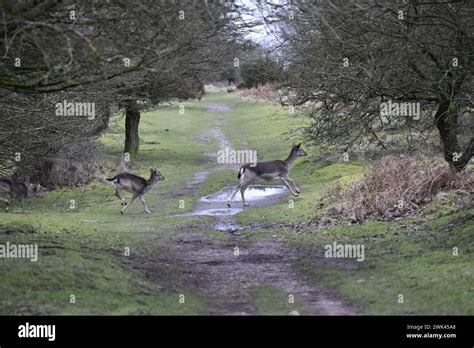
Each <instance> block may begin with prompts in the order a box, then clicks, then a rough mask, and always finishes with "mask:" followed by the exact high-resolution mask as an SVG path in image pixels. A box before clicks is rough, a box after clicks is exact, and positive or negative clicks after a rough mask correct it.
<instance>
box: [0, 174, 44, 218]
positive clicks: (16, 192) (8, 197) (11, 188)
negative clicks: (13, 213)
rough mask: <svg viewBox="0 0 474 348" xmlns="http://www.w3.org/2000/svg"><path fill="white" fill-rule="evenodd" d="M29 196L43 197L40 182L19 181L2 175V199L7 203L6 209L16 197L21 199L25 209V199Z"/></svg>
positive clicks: (0, 185)
mask: <svg viewBox="0 0 474 348" xmlns="http://www.w3.org/2000/svg"><path fill="white" fill-rule="evenodd" d="M29 197H43V189H42V187H41V186H40V185H39V184H38V185H35V184H29V183H21V182H17V181H14V180H11V179H8V178H5V177H0V201H3V202H5V203H6V204H7V207H6V208H5V211H6V212H8V209H9V208H10V204H11V202H12V201H13V200H14V199H16V200H18V201H20V204H21V208H22V209H23V210H25V209H24V207H23V203H24V200H25V199H27V198H29Z"/></svg>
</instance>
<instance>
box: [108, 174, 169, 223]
mask: <svg viewBox="0 0 474 348" xmlns="http://www.w3.org/2000/svg"><path fill="white" fill-rule="evenodd" d="M106 180H107V181H110V182H112V183H114V184H115V195H116V196H117V197H118V198H119V199H120V201H121V202H122V210H120V213H121V214H123V213H125V209H127V208H128V207H129V206H131V205H132V203H133V202H134V201H135V200H136V199H137V198H139V199H140V202H142V204H143V207H144V208H145V212H146V213H147V214H150V213H151V212H150V211H149V210H148V207H147V206H146V202H145V197H144V196H145V193H147V192H148V191H149V190H150V189H151V188H152V187H153V186H154V185H155V184H156V183H157V182H158V181H160V180H165V177H164V176H163V175H161V173H160V172H159V171H158V170H157V169H153V168H150V179H148V180H146V179H144V178H142V177H141V176H137V175H134V174H130V173H120V174H117V175H115V176H114V177H112V178H106ZM122 190H125V191H127V192H130V193H131V194H132V199H131V200H130V203H127V201H126V200H125V198H123V197H122V195H121V194H120V191H122Z"/></svg>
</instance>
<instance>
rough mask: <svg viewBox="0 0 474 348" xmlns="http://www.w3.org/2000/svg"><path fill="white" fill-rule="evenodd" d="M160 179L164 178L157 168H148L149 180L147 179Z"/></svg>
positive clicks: (154, 180)
mask: <svg viewBox="0 0 474 348" xmlns="http://www.w3.org/2000/svg"><path fill="white" fill-rule="evenodd" d="M160 180H165V177H164V176H163V175H161V173H160V171H159V170H158V169H153V168H150V180H149V181H153V182H157V181H160Z"/></svg>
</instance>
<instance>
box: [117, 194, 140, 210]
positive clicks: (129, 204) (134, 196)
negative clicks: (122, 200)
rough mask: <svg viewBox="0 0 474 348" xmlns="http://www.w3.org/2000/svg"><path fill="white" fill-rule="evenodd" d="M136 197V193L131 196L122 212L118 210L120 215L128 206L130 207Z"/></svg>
mask: <svg viewBox="0 0 474 348" xmlns="http://www.w3.org/2000/svg"><path fill="white" fill-rule="evenodd" d="M138 196H139V194H136V193H135V194H133V196H132V199H131V200H130V203H128V204H127V205H125V206H124V207H123V208H122V210H120V214H123V213H125V209H127V208H128V207H129V206H131V205H132V203H133V202H134V201H135V199H137V197H138Z"/></svg>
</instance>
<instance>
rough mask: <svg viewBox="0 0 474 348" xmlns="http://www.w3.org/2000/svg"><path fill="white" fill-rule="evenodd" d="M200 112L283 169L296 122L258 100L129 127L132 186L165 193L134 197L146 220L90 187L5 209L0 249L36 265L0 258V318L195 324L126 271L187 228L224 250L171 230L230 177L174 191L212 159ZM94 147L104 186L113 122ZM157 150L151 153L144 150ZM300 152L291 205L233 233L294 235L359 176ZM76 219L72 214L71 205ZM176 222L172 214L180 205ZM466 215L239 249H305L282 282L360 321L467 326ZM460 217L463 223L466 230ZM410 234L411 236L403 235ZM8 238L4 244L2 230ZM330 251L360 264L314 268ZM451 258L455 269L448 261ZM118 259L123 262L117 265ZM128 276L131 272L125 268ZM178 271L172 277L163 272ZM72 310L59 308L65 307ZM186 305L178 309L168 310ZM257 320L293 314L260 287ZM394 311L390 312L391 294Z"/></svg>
mask: <svg viewBox="0 0 474 348" xmlns="http://www.w3.org/2000/svg"><path fill="white" fill-rule="evenodd" d="M207 103H226V104H228V105H230V106H232V111H231V112H229V113H226V117H225V120H224V123H223V126H222V129H223V131H224V133H225V134H226V135H227V137H228V138H229V139H230V141H231V143H232V145H233V146H234V147H235V148H236V149H255V150H257V151H258V156H259V160H263V161H265V160H272V159H276V158H280V159H283V158H285V157H286V156H287V155H288V152H289V150H290V147H291V145H292V144H293V143H299V142H300V141H301V135H300V134H299V131H298V128H299V127H300V126H301V125H302V124H303V123H304V122H306V121H305V120H304V119H303V118H302V117H301V116H298V115H294V114H289V113H288V112H287V111H286V110H284V109H282V108H280V107H279V106H276V105H274V104H271V103H269V102H263V101H249V100H242V99H239V97H238V96H237V95H236V94H228V93H217V94H211V95H208V96H206V100H205V101H204V102H200V103H199V102H186V103H183V105H184V106H185V113H184V114H179V112H178V105H173V106H170V107H164V108H161V109H159V110H156V111H152V112H147V113H144V114H143V115H142V118H141V124H140V137H141V145H140V154H139V155H138V156H137V157H134V158H132V160H131V163H130V164H129V166H130V167H131V168H132V170H133V172H134V173H137V174H141V175H143V176H148V175H149V168H150V167H158V168H159V169H160V171H161V172H162V174H163V175H164V176H165V178H166V179H165V180H164V181H161V182H159V183H158V184H157V186H156V187H155V188H153V189H152V191H151V192H150V193H149V194H147V196H146V197H147V204H148V206H149V208H150V210H151V211H152V214H150V215H147V214H144V213H143V210H142V207H141V205H140V204H138V203H136V204H134V205H133V206H132V207H131V208H130V209H129V210H128V211H127V214H126V215H125V216H121V215H120V214H119V211H120V204H119V201H118V199H117V198H116V197H115V196H114V194H113V192H114V190H113V187H112V186H111V185H109V184H106V183H103V182H99V181H98V182H95V183H92V184H90V185H88V186H87V187H81V188H76V189H58V190H55V191H53V192H49V193H48V194H47V195H46V197H45V198H44V199H32V200H30V201H28V202H27V204H26V205H25V208H26V211H27V212H26V213H25V214H23V213H21V209H20V208H18V207H17V206H15V207H13V208H12V210H11V212H9V213H3V212H0V219H1V220H0V244H4V243H6V242H7V241H9V242H10V243H17V244H20V243H21V244H27V243H37V244H38V245H39V250H40V258H39V260H38V262H36V263H34V262H30V261H29V260H16V259H0V279H1V280H2V281H1V282H0V314H200V313H206V308H208V306H209V304H208V303H207V299H206V298H204V297H203V296H202V294H198V293H196V292H195V291H194V290H193V289H191V288H188V287H187V285H186V284H185V283H184V282H183V279H182V278H181V275H180V272H179V269H177V268H176V269H173V268H172V269H168V268H166V267H163V269H159V272H157V273H158V274H157V276H156V277H149V276H147V275H146V274H145V273H144V272H142V271H140V270H139V269H138V268H137V265H139V264H140V258H141V257H143V256H144V255H146V257H148V258H155V259H159V258H160V257H163V256H166V255H167V253H170V252H171V251H170V250H169V248H168V246H169V244H170V241H171V240H172V239H173V238H174V237H175V236H177V235H178V234H180V233H183V232H185V231H186V230H187V229H189V228H190V227H192V228H195V229H199V232H200V233H204V234H206V235H209V236H211V237H212V238H214V239H216V240H218V241H222V242H224V243H225V241H226V240H227V238H228V236H227V235H226V234H225V233H222V232H217V231H212V230H209V225H211V224H212V222H213V221H214V220H213V218H211V217H170V216H169V215H172V214H174V213H179V212H183V211H187V210H191V209H192V206H193V204H194V201H195V200H196V199H197V198H198V197H199V196H201V195H206V194H209V193H212V192H215V191H218V190H219V189H221V188H222V187H223V186H228V185H235V184H236V183H237V177H236V176H237V173H236V172H235V171H232V170H228V169H222V170H215V171H213V172H212V173H211V174H210V175H209V177H208V178H207V181H206V182H205V183H204V184H203V185H202V186H201V187H200V189H199V190H198V192H196V193H194V194H190V193H189V192H186V191H185V190H183V187H185V185H186V183H187V182H188V180H190V179H191V178H192V176H193V174H194V173H195V172H197V171H203V170H209V169H213V168H212V167H211V166H212V163H209V161H208V160H205V159H204V157H203V153H204V152H209V151H216V149H217V148H216V144H215V142H214V143H213V142H207V141H205V140H203V139H202V137H201V135H202V133H203V132H205V131H206V130H207V129H209V128H210V127H211V126H212V125H213V124H214V123H215V121H216V118H217V117H220V116H219V115H220V114H219V113H212V112H205V107H206V104H207ZM110 124H111V127H110V128H109V129H108V130H107V132H106V133H105V134H103V135H102V136H101V139H100V140H101V142H102V143H103V144H104V145H105V148H106V154H105V155H106V163H107V168H108V169H107V170H106V172H105V173H104V175H110V174H113V172H114V170H115V168H116V163H117V161H118V159H119V158H120V157H121V155H122V154H121V150H122V142H123V134H124V132H123V127H124V120H123V118H122V117H118V116H116V117H114V118H113V119H112V120H111V123H110ZM150 142H157V143H158V144H151V143H150ZM303 147H304V148H305V149H306V150H307V152H308V153H309V156H308V157H305V158H303V159H298V160H297V162H296V164H295V166H294V168H293V169H292V171H291V173H290V176H291V177H292V178H293V179H294V180H295V181H296V183H297V184H298V186H299V187H300V189H301V191H302V194H301V195H300V196H299V197H297V198H295V197H292V196H289V197H287V199H285V200H283V201H282V202H281V203H280V204H277V205H274V206H266V207H259V208H254V209H248V210H246V211H244V212H243V213H241V214H239V215H237V222H238V223H240V224H244V225H245V224H256V223H269V222H271V223H281V222H283V223H288V222H291V223H304V222H306V221H308V220H309V219H310V218H312V217H313V216H315V215H316V214H317V213H318V212H320V211H321V208H320V206H319V200H320V198H321V196H322V194H323V192H324V191H325V190H326V189H327V188H328V187H329V186H330V185H333V184H335V183H342V184H346V183H349V182H351V181H353V180H355V179H357V178H359V177H360V176H361V175H362V173H363V172H364V170H365V169H366V168H367V165H366V164H365V163H361V162H341V163H334V164H330V165H324V164H322V163H318V161H317V160H316V159H317V158H318V156H317V155H318V149H314V148H309V149H308V148H306V146H305V144H304V143H303ZM72 200H73V201H74V204H75V207H74V208H73V209H72V208H71V201H72ZM181 200H183V201H184V202H185V209H180V207H179V204H180V201H181ZM472 215H473V210H472V209H471V210H467V211H464V212H456V211H454V210H453V209H450V208H449V207H447V206H446V207H444V206H436V207H433V208H432V210H430V209H429V207H428V208H427V209H426V213H423V214H421V213H420V214H418V215H416V216H414V217H410V218H406V219H403V220H400V221H394V222H377V221H375V222H367V223H364V224H361V225H350V226H349V225H347V224H341V225H339V226H336V227H330V228H325V229H320V230H312V229H311V228H304V229H303V230H301V231H299V232H298V233H297V232H296V231H294V230H291V229H284V228H281V227H275V228H270V229H268V228H267V229H255V230H245V231H243V232H242V233H244V234H246V236H248V237H249V238H250V240H261V239H270V238H272V236H273V235H275V234H276V235H278V237H279V239H281V240H283V242H285V243H289V244H291V245H292V246H295V247H296V248H306V249H307V248H310V250H312V252H311V253H304V254H302V255H305V256H302V257H301V258H300V259H299V260H298V262H296V263H295V265H294V266H295V271H296V272H298V273H299V274H301V275H302V276H303V275H304V276H307V277H309V279H310V281H311V282H313V283H314V284H315V285H317V286H318V287H326V288H330V289H332V290H333V291H334V292H335V293H336V294H338V295H340V296H341V297H342V298H344V299H346V300H348V301H349V302H351V303H353V304H354V306H355V307H356V308H358V310H359V312H360V313H363V314H474V306H473V305H472V303H473V301H472V300H473V295H474V291H473V284H474V281H473V280H474V279H473V274H472V273H473V269H474V261H473V260H474V257H473V255H474V239H473V238H472V231H473V230H474V222H473V219H472ZM470 217H471V218H470ZM410 223H412V224H415V225H416V226H418V228H417V229H414V228H405V227H403V225H408V224H410ZM14 228H17V230H16V232H12V233H9V234H7V233H6V232H5V231H6V230H12V229H14ZM333 241H337V242H338V243H348V244H364V246H365V261H364V262H361V263H357V262H355V261H353V260H338V261H337V262H329V261H328V260H323V261H324V262H323V266H324V267H322V266H321V265H317V264H315V262H318V261H317V260H316V261H315V258H313V257H308V255H313V256H314V255H319V254H323V252H324V245H326V244H331V243H332V242H333ZM455 246H457V247H459V256H453V255H452V248H453V247H455ZM125 248H130V250H131V256H125V255H124V254H123V253H124V250H125ZM132 265H134V267H132ZM176 267H178V266H176ZM71 294H74V295H75V296H76V303H75V304H71V303H70V302H69V299H70V295H71ZM179 294H185V296H186V303H185V304H180V303H179V302H178V296H179ZM252 294H253V298H254V300H255V305H256V307H257V308H258V311H259V313H265V314H287V313H288V312H290V311H291V310H294V309H296V310H298V311H300V313H303V314H304V308H302V307H298V304H296V305H290V304H289V303H288V299H287V297H286V295H284V294H282V293H280V292H279V291H278V290H276V289H274V288H272V287H258V288H255V289H254V290H253V292H252ZM399 294H402V295H403V296H404V300H405V302H404V303H403V304H399V303H398V302H397V300H398V295H399Z"/></svg>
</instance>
